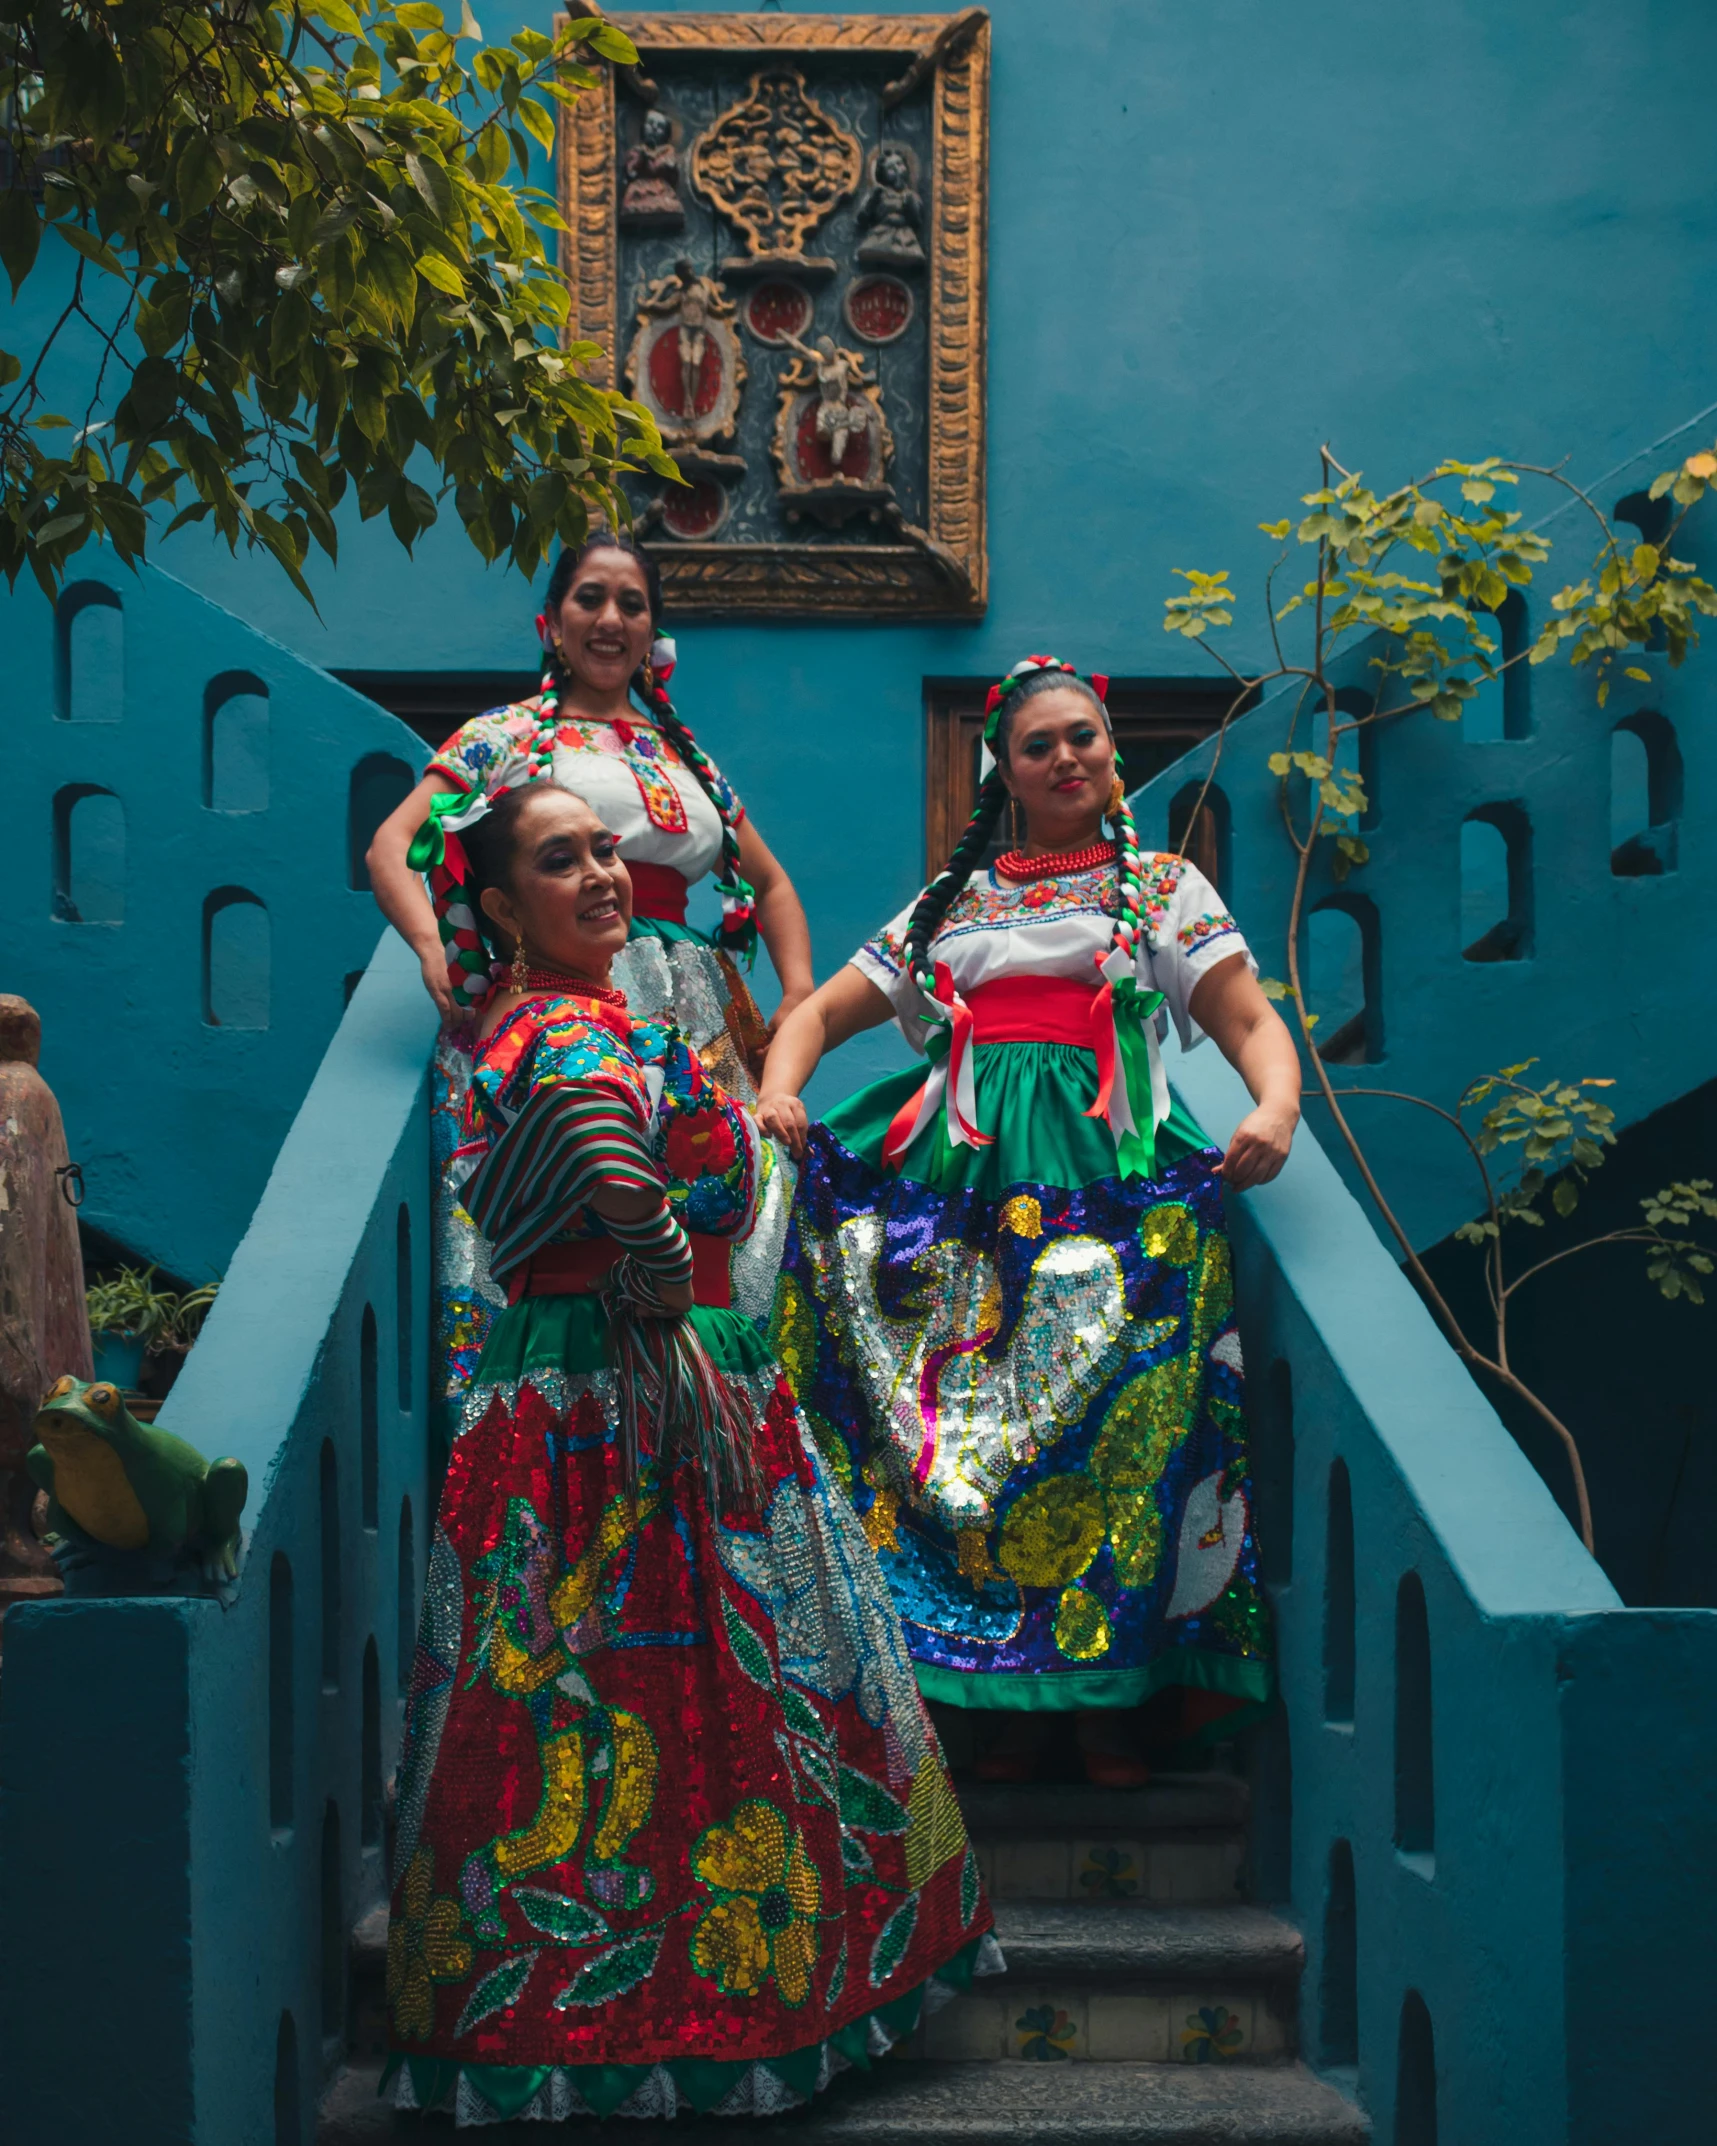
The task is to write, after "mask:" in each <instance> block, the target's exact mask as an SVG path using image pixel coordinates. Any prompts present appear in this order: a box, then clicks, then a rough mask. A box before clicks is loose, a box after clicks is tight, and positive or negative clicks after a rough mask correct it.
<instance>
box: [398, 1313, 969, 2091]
mask: <svg viewBox="0 0 1717 2146" xmlns="http://www.w3.org/2000/svg"><path fill="white" fill-rule="evenodd" d="M692 1316H693V1320H694V1323H695V1324H696V1326H697V1328H698V1331H699V1333H700V1335H701V1336H702V1338H703V1340H704V1343H705V1345H706V1347H707V1348H708V1349H709V1351H710V1354H711V1356H712V1358H713V1359H714V1360H715V1362H716V1363H717V1365H718V1367H719V1368H720V1369H721V1371H722V1373H723V1375H724V1376H725V1377H726V1378H727V1379H728V1381H729V1382H730V1384H732V1385H733V1386H734V1387H735V1388H736V1390H738V1391H739V1392H741V1393H742V1394H743V1395H744V1396H745V1397H746V1399H747V1402H748V1406H749V1410H750V1413H751V1415H752V1417H753V1420H754V1424H755V1434H756V1451H757V1453H758V1455H759V1458H760V1460H761V1462H762V1467H763V1474H764V1480H765V1488H764V1491H763V1495H762V1498H761V1500H760V1501H759V1504H758V1506H757V1509H756V1510H755V1511H754V1512H751V1513H745V1512H739V1511H727V1510H721V1509H718V1508H717V1507H716V1506H715V1505H714V1504H713V1503H712V1501H711V1499H710V1498H709V1497H708V1495H707V1494H706V1492H705V1490H704V1488H703V1482H702V1478H701V1476H700V1475H699V1474H698V1473H697V1472H696V1470H695V1469H693V1468H692V1467H691V1466H689V1465H685V1464H682V1465H679V1466H674V1467H667V1468H663V1467H659V1466H657V1465H656V1464H654V1463H653V1462H647V1464H646V1466H645V1468H644V1470H643V1474H642V1480H641V1482H640V1484H639V1486H638V1488H637V1489H636V1491H635V1492H628V1491H627V1490H626V1488H625V1484H624V1479H623V1475H622V1472H621V1467H620V1452H619V1446H618V1442H617V1436H616V1426H615V1410H614V1392H613V1380H612V1375H611V1373H610V1371H609V1369H608V1362H607V1356H608V1351H607V1345H606V1324H605V1319H604V1315H603V1313H602V1310H601V1307H600V1304H599V1303H598V1301H597V1300H596V1299H594V1298H592V1297H589V1296H582V1297H540V1298H527V1299H525V1300H524V1301H523V1302H521V1303H520V1304H518V1305H517V1306H515V1307H513V1308H512V1309H511V1310H508V1311H506V1312H504V1313H502V1315H501V1316H500V1317H499V1318H498V1319H497V1320H496V1322H495V1324H494V1328H493V1331H492V1333H491V1335H490V1339H489V1343H488V1346H487V1348H486V1350H485V1353H484V1358H483V1362H482V1365H481V1366H480V1368H479V1372H478V1376H477V1379H476V1380H475V1382H474V1384H473V1386H472V1389H471V1392H470V1394H469V1396H468V1397H467V1401H466V1405H465V1410H464V1416H465V1428H464V1429H463V1430H462V1431H461V1432H460V1435H459V1437H458V1439H457V1441H456V1443H455V1445H454V1449H453V1455H452V1459H451V1462H450V1464H449V1467H448V1472H447V1480H446V1485H445V1488H444V1491H443V1494H442V1501H441V1510H440V1514H439V1518H438V1522H437V1526H436V1530H435V1537H434V1545H433V1551H432V1556H431V1563H430V1571H429V1583H428V1589H427V1593H426V1598H425V1602H424V1609H423V1617H422V1622H421V1626H420V1629H419V1637H418V1646H417V1653H416V1658H415V1662H414V1666H413V1672H412V1678H411V1687H410V1696H409V1701H408V1711H407V1720H406V1743H405V1753H404V1757H403V1759H402V1762H401V1770H400V1792H399V1804H398V1816H399V1825H398V1840H397V1847H396V1850H395V1858H394V1870H395V1884H394V1894H393V1902H392V1911H391V1913H392V1920H391V1923H390V1931H389V1956H388V2002H389V2015H390V2029H391V2034H390V2044H391V2049H392V2053H393V2060H394V2061H393V2071H394V2074H395V2091H396V2093H397V2095H398V2097H399V2099H400V2101H401V2102H402V2104H403V2105H405V2106H408V2107H422V2108H428V2107H445V2108H448V2109H451V2110H452V2111H453V2112H454V2113H455V2114H456V2115H462V2116H463V2117H464V2118H465V2119H466V2120H467V2121H495V2120H498V2119H500V2118H505V2117H511V2116H517V2115H538V2116H542V2115H547V2116H555V2115H569V2114H589V2115H597V2116H602V2115H607V2114H610V2113H612V2112H614V2111H616V2110H624V2111H625V2112H627V2113H631V2114H639V2115H671V2114H673V2113H674V2112H675V2110H676V2109H677V2108H679V2107H681V2106H690V2107H693V2108H696V2109H698V2110H700V2111H701V2110H704V2109H709V2108H720V2109H722V2110H724V2111H726V2112H729V2113H742V2114H752V2115H760V2114H768V2113H770V2112H771V2111H772V2110H774V2109H776V2108H784V2107H789V2106H792V2105H793V2104H794V2103H795V2102H797V2101H803V2100H805V2099H806V2098H808V2097H809V2096H810V2095H811V2094H812V2093H814V2092H815V2091H816V2090H817V2088H818V2087H820V2086H821V2085H823V2084H825V2083H826V2082H827V2080H828V2079H829V2078H831V2077H832V2076H833V2075H834V2073H835V2072H837V2071H839V2070H841V2069H842V2068H844V2066H845V2065H846V2064H847V2063H849V2062H860V2063H868V2061H869V2060H870V2057H871V2056H872V2055H873V2054H874V2053H876V2051H877V2050H879V2049H881V2048H886V2047H887V2046H888V2044H889V2042H890V2041H891V2040H892V2039H894V2038H896V2037H897V2036H898V2035H901V2034H904V2033H908V2032H910V2031H911V2027H912V2025H914V2024H915V2023H916V2021H917V2019H918V2018H919V2016H920V2015H921V2013H922V2011H923V2009H924V2007H925V2005H926V2004H927V2003H929V2002H930V2001H932V2000H933V1999H934V1998H935V1997H936V1996H938V1995H940V1994H943V1993H945V1992H948V1991H951V1990H953V1989H955V1988H958V1987H961V1986H963V1985H964V1984H965V1982H966V1981H968V1980H969V1978H970V1976H971V1974H972V1973H973V1972H974V1971H977V1972H983V1971H986V1970H987V1969H988V1968H989V1967H990V1966H991V1965H992V1964H993V1961H992V1958H991V1956H992V1955H994V1950H995V1948H994V1943H993V1940H991V1939H989V1938H988V1936H987V1933H988V1931H989V1927H990V1913H989V1908H988V1904H987V1902H986V1901H985V1899H984V1896H983V1891H982V1887H981V1886H980V1883H979V1879H978V1869H977V1860H976V1857H975V1856H974V1854H973V1852H972V1850H971V1848H970V1846H969V1845H968V1843H967V1840H966V1833H965V1827H964V1824H963V1822H962V1820H961V1817H960V1812H959V1807H958V1805H957V1804H956V1802H955V1800H954V1795H953V1791H952V1789H951V1787H950V1786H949V1783H948V1777H947V1773H946V1771H945V1768H944V1766H943V1762H942V1755H941V1752H940V1749H939V1748H938V1746H937V1743H936V1738H935V1734H934V1731H933V1730H932V1729H931V1727H930V1724H929V1721H928V1718H927V1716H926V1713H925V1710H924V1707H923V1703H922V1701H921V1700H920V1697H919V1694H918V1691H917V1689H916V1687H915V1684H914V1681H913V1676H912V1669H911V1664H910V1661H909V1659H908V1656H907V1653H906V1649H905V1645H904V1643H903V1641H902V1638H901V1633H900V1626H899V1623H898V1621H897V1619H896V1617H895V1613H894V1609H893V1605H892V1603H891V1601H890V1599H889V1595H888V1591H887V1589H886V1587H885V1586H884V1585H883V1584H882V1582H881V1579H880V1576H879V1575H878V1573H877V1571H876V1566H875V1561H874V1559H873V1558H872V1557H871V1554H870V1550H869V1548H868V1546H867V1544H866V1542H865V1539H864V1536H863V1533H862V1531H861V1529H860V1527H859V1525H858V1523H857V1521H856V1520H855V1519H854V1517H853V1515H852V1512H851V1509H850V1507H849V1506H848V1505H847V1503H846V1501H845V1499H843V1498H842V1497H841V1495H840V1493H839V1491H838V1489H836V1488H835V1487H834V1486H833V1484H832V1483H831V1481H830V1479H829V1478H828V1476H827V1474H826V1472H825V1471H824V1469H823V1468H822V1467H821V1466H820V1464H819V1462H818V1460H817V1457H816V1455H815V1453H814V1452H813V1451H809V1450H807V1447H806V1444H805V1442H804V1440H803V1438H802V1436H801V1431H800V1424H799V1418H798V1415H797V1412H796V1410H795V1407H794V1404H793V1400H792V1396H791V1393H790V1391H789V1390H788V1388H787V1386H786V1383H785V1381H784V1380H783V1379H782V1378H781V1375H780V1371H779V1367H778V1366H777V1365H776V1364H775V1363H774V1362H773V1360H772V1359H771V1358H770V1357H769V1355H768V1352H767V1349H766V1348H765V1346H764V1343H763V1341H762V1339H761V1337H760V1336H759V1334H758V1332H757V1329H756V1327H755V1326H754V1325H753V1324H752V1323H751V1322H749V1321H747V1320H744V1319H742V1318H740V1317H738V1316H737V1315H736V1314H734V1313H732V1312H727V1311H714V1310H705V1309H700V1310H698V1311H697V1312H695V1313H694V1314H693V1315H692Z"/></svg>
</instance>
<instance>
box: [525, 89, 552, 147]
mask: <svg viewBox="0 0 1717 2146" xmlns="http://www.w3.org/2000/svg"><path fill="white" fill-rule="evenodd" d="M518 116H519V124H520V125H521V126H522V127H523V128H524V130H525V132H526V133H527V134H529V135H530V136H531V138H532V139H533V140H534V141H539V142H541V144H542V145H543V147H544V148H545V149H552V148H553V147H554V121H553V120H552V119H551V118H550V117H549V115H548V111H547V109H546V107H545V106H543V105H540V104H538V102H537V101H536V99H535V98H534V97H521V98H520V99H519V114H518Z"/></svg>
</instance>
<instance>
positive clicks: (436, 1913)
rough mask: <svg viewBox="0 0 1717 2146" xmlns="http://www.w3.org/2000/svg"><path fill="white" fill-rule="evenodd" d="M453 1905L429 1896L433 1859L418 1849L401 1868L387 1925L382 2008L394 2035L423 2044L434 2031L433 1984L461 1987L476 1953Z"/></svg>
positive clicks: (432, 1885) (456, 1905)
mask: <svg viewBox="0 0 1717 2146" xmlns="http://www.w3.org/2000/svg"><path fill="white" fill-rule="evenodd" d="M464 1923H465V1918H464V1915H463V1913H462V1912H461V1910H460V1906H459V1903H458V1901H457V1900H454V1899H451V1898H449V1897H448V1896H447V1895H446V1894H443V1895H442V1896H441V1898H440V1899H437V1898H436V1896H435V1855H434V1851H433V1850H432V1849H429V1848H419V1849H418V1851H417V1853H416V1854H415V1855H414V1856H413V1857H412V1859H411V1861H410V1863H409V1864H408V1865H407V1866H406V1873H405V1882H404V1883H403V1885H401V1887H400V1899H399V1907H398V1909H397V1910H396V1912H395V1913H394V1915H393V1916H392V1917H391V1918H390V1920H389V1923H388V2006H389V2009H390V2010H391V2011H392V2013H393V2023H394V2027H395V2030H396V2031H397V2032H398V2033H399V2034H400V2035H401V2036H403V2037H404V2038H405V2039H407V2040H409V2041H414V2042H427V2041H428V2039H429V2037H430V2035H431V2033H432V2032H433V2031H434V2028H435V1988H434V1985H435V1984H436V1983H437V1982H463V1981H464V1979H465V1977H466V1976H467V1975H468V1974H469V1973H470V1972H471V1967H472V1963H473V1961H474V1960H475V1959H476V1953H475V1951H474V1950H473V1948H472V1944H471V1940H470V1939H469V1938H468V1937H467V1936H466V1935H465V1928H464Z"/></svg>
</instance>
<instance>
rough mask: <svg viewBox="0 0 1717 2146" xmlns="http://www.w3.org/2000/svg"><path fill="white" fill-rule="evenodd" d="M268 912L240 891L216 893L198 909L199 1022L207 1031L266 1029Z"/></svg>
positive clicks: (224, 889) (220, 889) (225, 889)
mask: <svg viewBox="0 0 1717 2146" xmlns="http://www.w3.org/2000/svg"><path fill="white" fill-rule="evenodd" d="M270 953H271V949H270V943H269V928H268V911H267V909H266V908H264V906H263V904H262V902H261V901H260V899H259V898H258V897H257V896H256V895H254V894H252V893H250V892H249V890H248V889H247V888H244V887H217V888H216V889H215V891H214V893H213V894H211V895H209V896H208V897H207V899H206V900H205V901H204V903H203V1019H204V1020H205V1021H206V1022H207V1023H208V1024H209V1026H210V1027H211V1028H266V1027H267V1026H268V1013H269V990H270V984H269V964H270Z"/></svg>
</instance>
